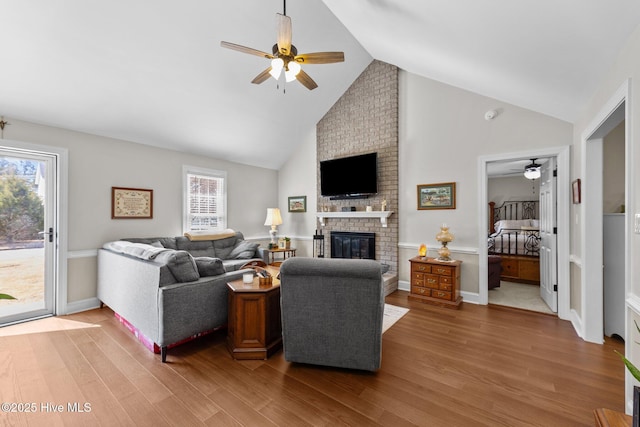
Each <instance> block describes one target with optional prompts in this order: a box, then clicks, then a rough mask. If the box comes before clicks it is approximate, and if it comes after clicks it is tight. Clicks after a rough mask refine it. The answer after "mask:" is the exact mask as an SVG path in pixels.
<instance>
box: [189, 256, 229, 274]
mask: <svg viewBox="0 0 640 427" xmlns="http://www.w3.org/2000/svg"><path fill="white" fill-rule="evenodd" d="M193 259H194V261H195V262H196V266H197V267H198V274H200V277H210V276H218V275H220V274H224V273H225V270H224V265H222V260H221V259H220V258H209V257H194V258H193Z"/></svg>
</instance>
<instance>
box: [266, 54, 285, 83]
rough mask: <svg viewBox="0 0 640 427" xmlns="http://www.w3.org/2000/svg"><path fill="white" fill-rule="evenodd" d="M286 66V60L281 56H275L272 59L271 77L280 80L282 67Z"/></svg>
mask: <svg viewBox="0 0 640 427" xmlns="http://www.w3.org/2000/svg"><path fill="white" fill-rule="evenodd" d="M283 67H284V61H283V60H282V59H281V58H273V60H272V61H271V71H269V74H271V77H273V78H274V79H276V80H278V79H279V78H280V73H281V72H282V68H283Z"/></svg>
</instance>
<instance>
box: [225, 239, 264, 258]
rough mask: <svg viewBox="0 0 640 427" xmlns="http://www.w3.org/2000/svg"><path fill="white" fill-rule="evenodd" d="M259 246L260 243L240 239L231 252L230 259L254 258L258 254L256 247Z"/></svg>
mask: <svg viewBox="0 0 640 427" xmlns="http://www.w3.org/2000/svg"><path fill="white" fill-rule="evenodd" d="M258 246H260V243H254V242H248V241H246V240H239V241H238V242H237V243H236V245H235V246H234V248H233V250H232V251H231V253H230V254H229V259H249V258H253V257H254V256H255V254H256V249H257V248H258Z"/></svg>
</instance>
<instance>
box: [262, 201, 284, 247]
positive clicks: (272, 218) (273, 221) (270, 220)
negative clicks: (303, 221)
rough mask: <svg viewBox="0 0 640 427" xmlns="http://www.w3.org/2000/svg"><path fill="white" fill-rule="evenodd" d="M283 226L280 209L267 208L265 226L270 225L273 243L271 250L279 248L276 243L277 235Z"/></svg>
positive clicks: (270, 245)
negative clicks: (279, 228) (275, 247)
mask: <svg viewBox="0 0 640 427" xmlns="http://www.w3.org/2000/svg"><path fill="white" fill-rule="evenodd" d="M280 224H282V216H281V215H280V209H279V208H267V219H265V220H264V225H270V226H271V230H269V235H270V236H271V242H270V243H269V248H272V247H274V246H278V243H277V242H276V234H277V233H278V228H277V227H278V226H279V225H280Z"/></svg>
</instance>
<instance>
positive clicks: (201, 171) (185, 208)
mask: <svg viewBox="0 0 640 427" xmlns="http://www.w3.org/2000/svg"><path fill="white" fill-rule="evenodd" d="M189 174H196V175H205V176H210V177H212V178H222V179H223V187H222V197H223V200H224V203H223V208H222V211H223V212H222V218H223V224H222V227H221V228H222V229H225V228H227V172H226V171H222V170H217V169H208V168H202V167H199V166H189V165H183V166H182V232H183V233H187V232H189V231H190V230H189V229H188V222H189V221H188V219H187V218H188V215H189V202H188V199H189V197H188V194H189V180H188V179H187V176H188V175H189Z"/></svg>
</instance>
